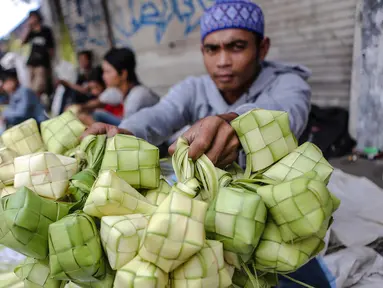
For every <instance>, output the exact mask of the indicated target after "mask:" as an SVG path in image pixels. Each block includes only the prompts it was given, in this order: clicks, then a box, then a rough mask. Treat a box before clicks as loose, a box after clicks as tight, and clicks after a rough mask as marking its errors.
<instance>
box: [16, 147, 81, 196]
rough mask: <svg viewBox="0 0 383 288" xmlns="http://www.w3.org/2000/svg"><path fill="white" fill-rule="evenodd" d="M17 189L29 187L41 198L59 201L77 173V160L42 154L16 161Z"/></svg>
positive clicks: (48, 153)
mask: <svg viewBox="0 0 383 288" xmlns="http://www.w3.org/2000/svg"><path fill="white" fill-rule="evenodd" d="M14 163H15V183H14V186H15V188H20V187H23V186H25V187H27V188H29V189H31V190H32V191H34V192H36V193H37V194H39V195H40V196H43V197H46V198H50V199H55V200H56V199H59V198H61V197H63V196H64V195H65V193H66V190H67V188H68V186H69V179H70V178H71V177H72V176H73V175H75V174H76V173H77V170H78V164H77V161H76V159H74V158H69V157H65V156H61V155H56V154H53V153H50V152H40V153H37V154H30V155H26V156H21V157H17V158H16V159H15V162H14Z"/></svg>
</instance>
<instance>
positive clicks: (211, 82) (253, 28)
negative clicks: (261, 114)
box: [84, 0, 329, 288]
mask: <svg viewBox="0 0 383 288" xmlns="http://www.w3.org/2000/svg"><path fill="white" fill-rule="evenodd" d="M269 47H270V39H269V38H267V37H266V36H265V35H264V18H263V13H262V10H261V8H260V7H259V6H257V5H256V4H254V3H251V2H250V1H248V0H217V1H216V3H215V5H213V6H212V7H211V8H210V9H208V10H207V11H206V12H205V13H204V15H203V16H202V19H201V51H202V55H203V59H204V63H205V66H206V69H207V71H208V74H209V75H206V76H201V77H190V78H188V79H186V80H185V81H183V82H181V83H179V84H177V85H176V86H174V87H172V88H171V89H170V91H169V93H168V94H167V95H166V96H165V97H164V98H163V99H162V100H161V101H160V102H159V103H158V104H157V105H155V106H153V107H150V108H146V109H143V110H141V111H140V112H138V113H137V114H135V115H133V116H131V117H130V118H129V119H127V120H124V121H123V122H122V123H121V124H120V126H119V127H115V126H111V125H105V124H101V123H96V124H94V125H92V126H91V127H90V128H89V129H88V130H87V131H86V132H85V134H84V136H85V135H88V134H105V133H106V134H108V136H113V135H115V134H116V133H127V134H133V135H135V136H137V137H140V138H143V139H146V140H147V141H149V142H151V143H152V144H154V145H159V144H161V143H163V142H164V141H166V139H167V138H168V137H170V136H171V135H172V134H173V133H174V132H176V131H178V130H179V129H181V128H182V127H184V126H186V125H192V126H191V128H190V129H188V130H187V131H186V132H185V133H184V134H183V136H184V137H185V138H186V139H187V140H188V142H189V144H190V149H189V156H190V157H191V158H192V159H194V160H196V159H198V158H199V157H200V156H201V155H202V154H206V155H207V156H208V157H209V158H210V160H211V161H212V162H213V163H214V164H215V165H216V166H218V167H225V166H226V165H228V164H231V163H232V162H233V161H235V160H236V159H237V158H238V150H239V148H240V143H239V140H238V138H237V136H236V134H235V131H234V130H233V128H232V127H231V126H230V124H229V122H230V121H232V120H233V119H235V118H236V117H238V115H241V114H243V113H245V112H247V111H249V110H252V109H255V108H263V109H269V110H281V111H286V112H288V113H289V117H290V126H291V130H292V131H293V133H294V134H295V136H296V137H299V136H300V135H301V133H302V132H303V130H304V129H305V126H306V123H307V120H308V114H309V110H310V97H311V89H310V87H309V85H308V84H307V83H306V81H305V80H306V79H307V78H308V77H309V75H310V73H309V72H308V71H307V70H306V69H305V68H302V67H299V66H292V65H282V64H279V63H274V62H268V61H265V58H266V56H267V53H268V51H269ZM174 149H175V144H173V145H172V146H171V147H170V148H169V152H170V154H172V153H173V152H174ZM291 277H292V278H294V279H296V280H300V281H302V282H303V283H306V284H308V285H312V286H314V287H321V288H322V287H323V288H325V287H329V283H328V281H327V279H326V276H325V275H324V273H323V272H322V270H321V268H320V266H319V264H318V262H317V261H316V260H315V259H314V260H313V261H311V262H309V263H308V264H307V265H305V266H304V267H303V268H302V269H300V270H298V272H296V273H293V274H292V275H291ZM280 283H281V285H280V287H301V286H300V285H297V284H295V283H293V282H291V281H288V280H286V279H281V281H280Z"/></svg>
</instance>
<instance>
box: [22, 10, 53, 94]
mask: <svg viewBox="0 0 383 288" xmlns="http://www.w3.org/2000/svg"><path fill="white" fill-rule="evenodd" d="M27 24H28V30H27V33H26V34H25V36H24V37H23V39H22V42H23V44H26V43H30V44H31V46H32V49H31V54H30V56H29V58H28V61H27V66H28V68H29V71H30V75H31V89H32V90H33V91H35V93H36V94H37V95H41V94H43V93H49V91H48V90H49V88H50V87H51V85H49V81H50V79H51V59H52V58H53V55H54V48H55V43H54V38H53V34H52V31H51V29H50V28H48V27H46V26H44V25H43V18H42V16H41V14H40V13H39V12H38V11H31V12H30V13H29V17H28V22H27Z"/></svg>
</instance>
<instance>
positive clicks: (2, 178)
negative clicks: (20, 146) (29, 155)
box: [0, 147, 18, 186]
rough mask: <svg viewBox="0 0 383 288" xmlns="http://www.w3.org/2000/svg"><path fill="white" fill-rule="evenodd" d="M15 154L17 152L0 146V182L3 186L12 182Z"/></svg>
mask: <svg viewBox="0 0 383 288" xmlns="http://www.w3.org/2000/svg"><path fill="white" fill-rule="evenodd" d="M17 156H18V155H17V153H16V152H15V151H13V150H11V149H9V148H6V147H3V148H0V182H1V183H3V185H4V186H9V185H12V184H13V180H14V178H15V165H14V164H13V161H14V159H15V158H16V157H17Z"/></svg>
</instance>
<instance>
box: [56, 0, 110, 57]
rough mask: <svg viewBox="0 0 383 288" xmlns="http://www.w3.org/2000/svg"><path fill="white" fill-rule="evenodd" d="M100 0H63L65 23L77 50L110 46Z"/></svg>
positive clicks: (101, 48)
mask: <svg viewBox="0 0 383 288" xmlns="http://www.w3.org/2000/svg"><path fill="white" fill-rule="evenodd" d="M100 3H101V1H99V0H61V7H62V9H63V14H64V18H65V23H66V24H67V26H68V29H69V31H70V34H71V38H72V41H73V42H74V44H75V47H76V50H77V51H79V50H84V49H93V50H96V51H97V50H104V49H105V48H107V47H108V40H107V39H108V36H107V35H108V34H107V27H106V23H105V17H104V13H103V10H102V6H101V4H100Z"/></svg>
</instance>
